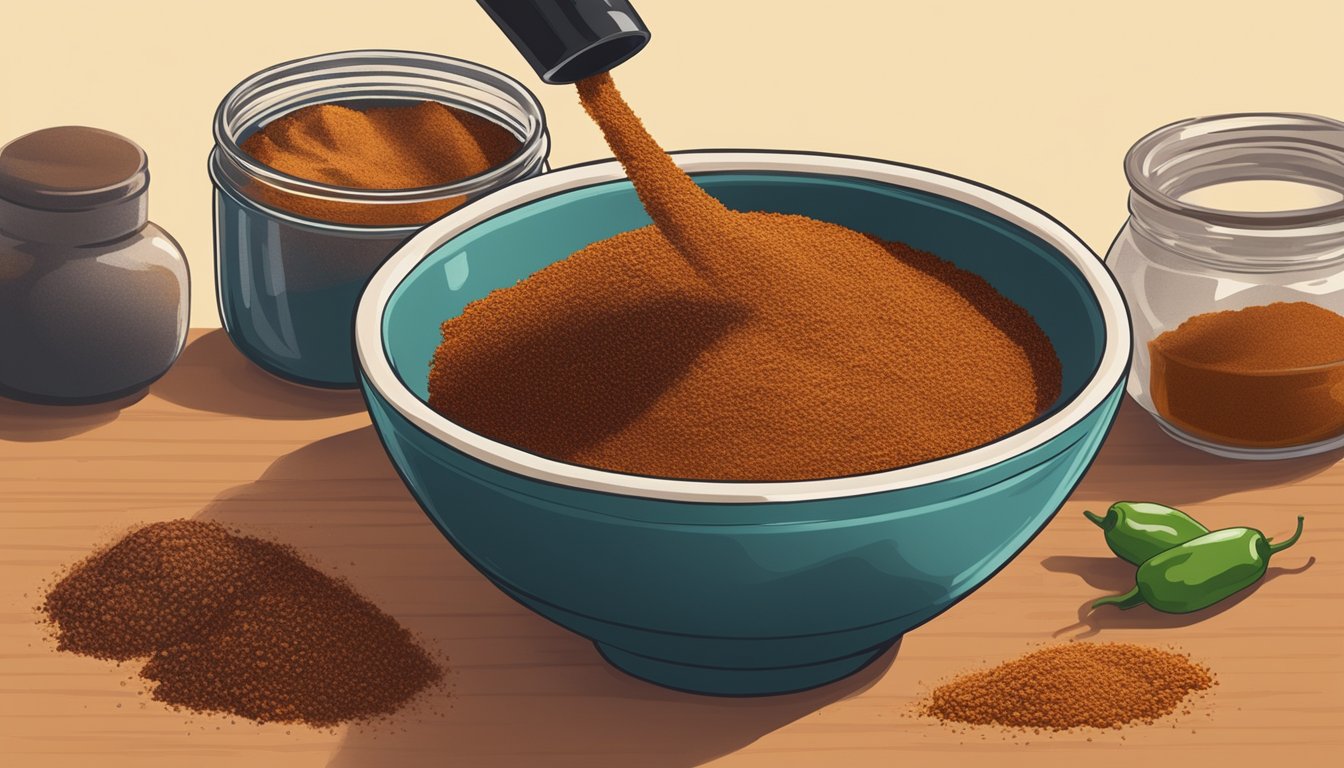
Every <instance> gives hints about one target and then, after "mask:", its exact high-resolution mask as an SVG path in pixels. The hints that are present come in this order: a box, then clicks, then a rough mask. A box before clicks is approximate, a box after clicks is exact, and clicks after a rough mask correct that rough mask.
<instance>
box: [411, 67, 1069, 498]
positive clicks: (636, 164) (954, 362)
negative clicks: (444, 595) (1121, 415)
mask: <svg viewBox="0 0 1344 768" xmlns="http://www.w3.org/2000/svg"><path fill="white" fill-rule="evenodd" d="M579 93H580V95H581V97H582V101H583V105H584V107H585V108H586V109H587V110H588V113H589V114H590V115H591V116H592V117H593V119H594V120H595V121H596V122H597V124H598V125H599V126H600V127H601V128H602V130H603V132H604V134H605V135H606V137H607V141H608V142H609V144H610V145H611V148H612V150H613V151H614V152H615V154H616V157H617V158H619V159H620V161H621V163H622V164H623V165H624V166H625V168H626V171H627V172H628V174H629V176H630V178H631V180H632V181H633V182H634V185H635V189H636V191H637V192H638V193H639V196H640V199H641V200H642V201H643V203H644V206H645V208H646V209H647V210H648V212H649V214H650V216H651V217H652V218H653V221H654V222H655V225H654V226H651V227H646V228H643V229H639V230H635V231H633V232H627V233H623V234H620V235H617V236H616V237H613V238H610V239H608V240H603V241H600V242H597V243H594V244H592V245H590V246H588V247H586V248H584V249H583V250H581V251H579V252H577V253H575V254H573V255H572V256H570V257H569V258H567V259H565V260H563V261H560V262H557V263H555V264H552V265H550V266H549V267H547V268H545V269H543V270H541V271H539V272H537V273H536V274H534V275H532V276H531V277H529V278H528V279H526V280H524V281H522V282H521V283H519V284H518V285H515V286H512V287H509V288H506V289H503V290H499V291H496V292H494V293H492V294H491V295H489V296H487V297H486V298H485V299H483V300H481V301H478V302H475V303H473V304H471V305H470V306H468V307H467V308H466V309H465V311H464V312H463V313H462V314H461V315H460V316H459V317H456V318H453V319H451V320H448V321H447V322H445V323H444V324H443V328H442V332H443V342H442V344H441V346H440V347H439V349H438V351H437V352H436V354H435V356H434V360H433V362H432V365H431V372H430V405H431V406H433V407H434V408H435V409H437V410H438V411H439V412H440V413H443V414H444V415H445V416H447V417H448V418H450V419H453V420H454V421H456V422H457V423H459V424H461V425H462V426H464V427H466V428H468V429H470V430H472V431H475V432H478V433H480V434H483V435H486V436H488V437H491V438H494V439H496V440H499V441H502V442H505V443H509V444H512V445H516V446H520V447H522V448H525V449H527V450H531V451H534V452H536V453H540V454H542V455H545V456H549V457H553V458H557V459H560V460H564V461H569V462H573V463H577V464H583V465H587V466H592V467H598V468H602V469H610V470H615V471H620V472H630V473H636V474H644V475H656V476H663V477H676V478H696V479H711V480H798V479H811V478H822V477H835V476H841V475H851V474H856V473H863V472H873V471H878V470H884V469H890V468H893V467H900V466H904V465H908V464H914V463H916V462H921V461H927V460H929V459H934V458H938V457H940V456H946V455H948V454H953V453H957V452H960V451H964V450H967V449H969V448H973V447H975V446H978V445H981V444H983V443H986V442H989V441H991V440H993V439H995V438H998V437H1001V436H1003V435H1005V434H1007V433H1009V432H1012V431H1013V430H1016V429H1018V428H1020V427H1022V426H1023V425H1025V424H1026V423H1027V422H1029V421H1031V420H1032V419H1034V418H1035V417H1036V416H1037V415H1038V414H1039V413H1040V412H1041V411H1042V410H1043V409H1044V408H1046V407H1048V406H1049V405H1050V404H1051V403H1052V402H1053V401H1054V399H1055V398H1056V397H1057V396H1058V395H1059V391H1060V367H1059V361H1058V359H1057V358H1056V357H1055V353H1054V350H1053V348H1052V347H1051V345H1050V342H1049V340H1048V339H1047V338H1046V336H1045V334H1044V333H1042V332H1041V330H1040V328H1039V327H1037V325H1036V324H1035V322H1034V321H1033V320H1032V318H1031V317H1030V316H1029V315H1028V314H1027V313H1026V312H1025V311H1023V310H1022V309H1021V308H1020V307H1018V306H1016V305H1014V304H1013V303H1012V302H1010V301H1008V300H1007V299H1006V298H1004V297H1003V296H1001V295H1000V294H998V293H997V292H996V291H995V290H994V289H993V288H992V287H991V286H990V285H989V284H988V283H986V282H985V281H984V280H982V279H980V278H979V277H977V276H975V275H973V274H971V273H969V272H964V271H962V270H960V269H957V268H956V267H954V266H953V265H951V264H950V263H948V262H944V261H941V260H940V259H938V258H937V257H935V256H933V255H931V254H928V253H923V252H920V251H916V250H914V249H912V248H909V247H908V246H905V245H902V244H900V243H887V242H882V241H880V240H877V239H875V238H873V237H870V236H867V235H863V234H860V233H858V232H855V231H853V230H850V229H846V228H845V227H841V226H838V225H835V224H829V223H825V222H821V221H816V220H813V219H809V218H805V217H803V216H792V215H783V214H772V213H739V212H735V211H730V210H728V209H727V208H725V207H724V206H723V205H722V204H721V203H719V202H718V201H717V200H716V199H714V198H713V197H711V196H710V195H708V194H707V193H705V192H704V191H703V190H702V189H700V188H699V187H698V186H696V184H695V183H694V182H693V181H692V180H691V179H690V177H688V176H687V175H686V174H685V173H683V172H682V171H681V170H680V169H679V168H677V166H676V165H675V164H674V163H673V162H672V160H671V158H669V157H668V155H667V154H665V153H664V152H663V151H662V149H661V148H660V147H659V146H658V144H657V143H656V142H655V141H654V140H653V138H652V137H650V136H649V134H648V133H647V132H646V131H645V129H644V127H643V125H642V124H641V123H640V121H639V118H638V117H637V116H636V115H635V114H634V113H633V112H632V111H631V110H630V108H629V106H627V105H626V103H625V102H624V100H622V98H621V96H620V94H619V93H618V92H617V90H616V88H615V86H614V84H613V83H612V81H611V78H610V77H609V76H608V75H600V76H597V77H594V78H590V79H588V80H585V81H582V82H580V83H579Z"/></svg>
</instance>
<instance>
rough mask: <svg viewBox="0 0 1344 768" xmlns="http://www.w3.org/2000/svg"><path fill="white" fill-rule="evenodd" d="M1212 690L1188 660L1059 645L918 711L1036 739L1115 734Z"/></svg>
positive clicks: (1135, 649)
mask: <svg viewBox="0 0 1344 768" xmlns="http://www.w3.org/2000/svg"><path fill="white" fill-rule="evenodd" d="M1216 684H1217V681H1216V679H1215V678H1214V676H1213V675H1212V674H1211V673H1210V672H1209V670H1208V669H1207V668H1206V667H1204V666H1203V665H1200V664H1197V663H1195V662H1193V661H1191V660H1190V657H1189V656H1188V655H1184V654H1180V653H1175V652H1171V651H1164V650H1161V649H1159V648H1152V647H1148V646H1143V645H1135V644H1132V643H1064V644H1060V645H1051V646H1046V647H1045V648H1042V649H1040V650H1037V651H1033V652H1031V653H1028V654H1026V655H1025V656H1021V657H1019V658H1016V659H1013V660H1011V661H1007V662H1004V663H1003V664H1000V665H999V666H997V667H993V668H992V669H988V670H982V671H978V672H972V673H970V674H967V675H963V676H962V677H959V678H957V679H955V680H953V681H952V682H950V683H947V684H945V685H942V686H939V687H938V688H936V689H934V690H933V692H932V693H931V694H930V695H929V697H928V698H927V699H926V700H925V701H924V702H922V703H921V704H920V705H919V710H918V711H919V713H920V714H923V715H928V716H931V717H936V718H938V719H939V720H942V721H944V722H950V723H968V724H972V725H999V726H1005V727H1009V728H1024V729H1038V730H1036V731H1035V732H1039V730H1047V731H1063V730H1068V729H1070V728H1078V727H1085V726H1087V727H1093V728H1121V727H1123V726H1125V725H1129V724H1132V723H1144V724H1149V725H1151V724H1152V723H1153V722H1154V721H1156V720H1157V719H1158V718H1160V717H1164V716H1166V715H1170V714H1172V713H1173V712H1175V711H1176V710H1177V709H1179V708H1181V707H1182V703H1183V702H1185V700H1186V697H1188V696H1190V695H1191V694H1193V693H1196V692H1198V691H1204V690H1208V689H1209V688H1211V687H1212V686H1214V685H1216ZM1184 711H1185V712H1186V713H1187V714H1188V712H1189V709H1188V705H1187V706H1186V708H1185V709H1184ZM1089 740H1090V739H1089Z"/></svg>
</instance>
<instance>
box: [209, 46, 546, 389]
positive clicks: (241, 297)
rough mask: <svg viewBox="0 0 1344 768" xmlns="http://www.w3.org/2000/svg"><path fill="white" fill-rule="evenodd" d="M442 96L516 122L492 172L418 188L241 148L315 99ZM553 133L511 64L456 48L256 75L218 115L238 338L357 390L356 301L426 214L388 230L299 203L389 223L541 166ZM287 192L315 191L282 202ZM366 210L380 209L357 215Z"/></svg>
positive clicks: (359, 57)
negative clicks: (335, 182) (327, 172)
mask: <svg viewBox="0 0 1344 768" xmlns="http://www.w3.org/2000/svg"><path fill="white" fill-rule="evenodd" d="M422 101H436V102H439V103H441V104H445V105H448V106H450V107H452V108H454V109H457V110H464V111H466V112H470V113H472V114H475V115H478V116H480V117H483V118H486V119H488V120H491V121H492V122H494V123H496V124H498V125H500V126H502V127H504V128H506V129H507V130H508V131H509V132H510V133H512V134H513V135H514V136H515V137H517V139H518V141H519V144H520V147H519V149H518V151H517V153H515V154H514V155H513V156H512V157H510V158H509V159H508V160H506V161H505V162H504V163H502V164H500V165H498V166H496V167H494V168H491V169H490V170H488V171H486V172H484V173H481V174H478V175H475V176H472V177H470V178H466V179H462V180H459V181H454V182H452V183H449V184H444V185H441V186H432V187H422V188H418V189H404V190H401V189H393V190H388V189H355V188H347V187H337V186H331V185H328V184H322V183H318V182H314V181H308V180H304V179H300V178H297V177H294V176H289V175H286V174H284V173H280V172H278V171H276V170H275V169H273V168H269V167H267V166H265V165H263V164H261V163H259V162H257V161H256V160H254V159H253V158H252V157H251V156H250V155H248V153H247V152H245V151H244V150H243V148H242V146H241V145H242V143H243V142H244V141H245V140H246V139H247V138H248V137H249V136H250V135H251V134H253V133H255V132H256V131H258V130H259V129H260V128H262V127H263V126H265V125H267V124H268V123H270V122H271V121H273V120H275V119H276V118H279V117H282V116H284V115H288V114H291V113H293V112H295V111H296V110H299V109H301V108H303V107H307V106H311V105H316V104H333V103H340V104H346V105H352V106H356V107H363V106H398V105H413V104H417V103H420V102H422ZM549 151H550V141H549V137H548V136H547V133H546V123H545V116H544V115H543V113H542V109H541V105H540V104H539V103H538V102H537V100H536V97H535V96H533V94H532V93H531V92H530V91H528V90H527V88H525V87H524V86H522V85H521V84H519V83H518V82H517V81H515V80H513V79H512V78H510V77H508V76H507V75H504V74H503V73H500V72H496V71H495V70H492V69H489V68H487V67H483V66H480V65H478V64H473V63H471V62H467V61H462V60H459V59H452V58H448V57H445V56H434V55H430V54H420V53H408V52H402V51H349V52H344V53H332V54H325V55H322V56H314V57H311V58H307V59H300V60H297V61H292V62H288V63H285V64H280V65H278V66H275V67H272V68H270V69H267V70H264V71H262V72H259V73H257V74H256V75H253V76H252V77H250V78H248V79H247V80H244V81H243V82H242V83H240V84H239V85H238V86H237V87H235V88H234V89H233V90H232V91H230V92H229V94H228V95H227V96H226V97H225V98H224V100H223V102H222V103H221V104H220V106H219V110H218V112H217V113H216V115H215V148H214V150H213V151H212V152H211V154H210V164H209V167H210V177H211V179H212V181H213V182H214V187H215V269H216V290H217V292H218V298H219V309H220V315H221V319H222V320H223V323H224V328H225V330H227V331H228V333H229V337H230V338H231V339H232V340H233V342H234V344H236V345H237V346H238V348H239V349H240V350H242V352H243V353H244V354H245V355H247V356H248V357H249V358H250V359H251V360H252V361H253V362H255V363H257V364H258V365H260V366H261V367H262V368H265V369H266V370H268V371H270V372H271V373H274V374H276V375H279V376H281V377H284V378H287V379H289V380H291V381H296V382H299V383H302V384H308V385H313V386H321V387H338V388H347V387H353V386H355V384H356V378H355V369H354V355H353V347H352V341H351V328H352V325H353V318H354V308H355V303H356V301H357V300H358V298H359V293H360V291H361V290H362V289H363V287H364V283H365V282H366V281H367V280H368V278H369V277H370V276H371V275H372V274H373V272H374V270H376V269H377V268H378V266H379V265H380V264H382V262H383V260H384V259H386V258H387V256H388V255H389V254H390V253H391V252H392V250H393V249H395V248H396V247H397V246H398V245H400V244H401V243H402V241H404V240H405V239H406V238H408V237H410V236H411V235H412V234H414V233H415V232H416V231H417V230H418V229H419V228H420V226H421V224H408V225H404V226H402V225H398V226H375V225H368V224H351V223H337V222H333V221H323V220H319V219H316V218H309V217H308V216H305V215H301V214H300V213H296V212H295V210H296V209H298V208H304V209H308V210H323V209H325V210H335V211H340V212H341V214H342V216H341V220H342V221H347V222H348V221H363V220H367V221H390V220H395V218H396V217H395V216H389V215H384V214H385V213H387V212H393V211H416V210H428V209H432V210H442V211H447V210H451V209H452V208H453V207H455V206H456V205H460V204H462V203H465V202H469V201H471V200H474V199H476V198H478V197H480V196H482V195H484V194H486V193H488V192H492V191H494V190H496V189H498V188H500V187H502V186H505V185H508V184H511V183H513V182H515V181H518V180H521V179H525V178H529V177H531V176H535V175H537V174H539V173H542V172H543V171H545V169H546V158H547V155H548V153H549ZM277 201H279V202H284V201H290V202H294V201H307V202H308V204H307V205H305V206H297V205H288V206H287V209H281V208H279V207H277V205H276V204H277ZM359 208H368V209H370V211H372V210H373V209H378V210H377V212H376V214H374V213H371V214H370V215H369V216H367V217H358V216H352V213H358V209H359Z"/></svg>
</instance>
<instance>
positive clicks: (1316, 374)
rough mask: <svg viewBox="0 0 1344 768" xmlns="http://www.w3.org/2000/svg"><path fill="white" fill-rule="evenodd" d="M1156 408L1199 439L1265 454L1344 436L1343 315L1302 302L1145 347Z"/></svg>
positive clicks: (1190, 326) (1199, 325) (1204, 325)
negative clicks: (1278, 449) (1271, 449)
mask: <svg viewBox="0 0 1344 768" xmlns="http://www.w3.org/2000/svg"><path fill="white" fill-rule="evenodd" d="M1148 350H1149V352H1150V355H1151V358H1152V371H1151V374H1150V377H1151V387H1152V392H1153V405H1154V406H1155V407H1156V408H1157V410H1158V412H1159V413H1160V414H1161V415H1162V417H1163V418H1164V419H1166V420H1168V421H1169V422H1171V423H1172V424H1174V425H1175V426H1177V427H1179V428H1180V429H1183V430H1185V431H1187V432H1190V433H1192V434H1194V435H1196V436H1199V437H1203V438H1206V439H1211V440H1215V441H1218V442H1222V443H1229V444H1233V445H1240V446H1246V447H1259V448H1279V447H1289V446H1296V445H1307V444H1311V443H1316V442H1319V441H1322V440H1328V439H1330V438H1332V437H1336V436H1338V435H1341V434H1344V317H1342V316H1340V315H1339V314H1336V313H1335V312H1331V311H1330V310H1328V309H1325V308H1323V307H1319V306H1317V305H1315V304H1311V303H1308V302H1302V301H1294V302H1275V303H1273V304H1267V305H1264V306H1253V307H1246V308H1244V309H1239V310H1231V311H1223V312H1208V313H1205V314H1200V315H1196V316H1194V317H1192V318H1189V319H1188V320H1186V321H1185V322H1183V323H1181V324H1180V325H1179V326H1178V327H1176V328H1174V329H1172V330H1169V331H1167V332H1165V333H1163V334H1161V335H1159V336H1158V337H1156V338H1154V339H1153V340H1152V341H1150V342H1149V343H1148Z"/></svg>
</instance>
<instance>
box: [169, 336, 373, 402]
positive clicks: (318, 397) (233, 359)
mask: <svg viewBox="0 0 1344 768" xmlns="http://www.w3.org/2000/svg"><path fill="white" fill-rule="evenodd" d="M150 391H151V392H153V393H154V394H156V395H158V396H159V397H162V398H163V399H164V400H168V401H169V402H173V403H177V404H178V405H181V406H184V407H186V408H192V409H195V410H198V411H212V412H214V413H226V414H230V415H233V416H246V417H248V418H253V419H323V418H327V417H330V416H341V415H344V414H347V413H354V412H356V411H359V410H361V409H363V408H364V401H363V400H362V399H361V398H360V396H359V392H357V391H355V390H329V389H317V388H315V387H305V386H301V385H298V384H291V383H289V382H286V381H284V380H282V379H279V378H276V377H275V376H272V375H271V374H269V373H267V372H265V371H263V370H262V369H260V368H258V367H257V366H256V365H254V364H253V363H252V362H251V361H249V360H248V359H247V358H245V357H243V354H242V353H241V352H239V351H238V348H237V347H235V346H234V345H233V342H232V341H229V335H228V334H227V333H225V332H224V330H223V329H218V330H213V331H209V332H207V333H205V334H203V335H201V336H199V337H197V338H196V339H195V340H193V341H192V342H191V343H190V344H188V345H187V348H186V349H184V350H183V351H182V356H181V357H180V358H178V361H177V363H176V364H174V365H173V367H172V369H170V370H169V371H168V373H167V374H166V375H164V377H163V378H162V379H159V380H158V381H157V382H155V384H154V386H153V387H152V388H151V390H150Z"/></svg>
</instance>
